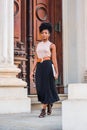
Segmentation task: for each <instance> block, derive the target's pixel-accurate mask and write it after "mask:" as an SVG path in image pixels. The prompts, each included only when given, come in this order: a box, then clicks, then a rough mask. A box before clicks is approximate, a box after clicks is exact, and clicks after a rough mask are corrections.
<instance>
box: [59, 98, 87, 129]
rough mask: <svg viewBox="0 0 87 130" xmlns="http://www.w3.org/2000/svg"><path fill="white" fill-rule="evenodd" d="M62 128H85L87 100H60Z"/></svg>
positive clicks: (86, 122)
mask: <svg viewBox="0 0 87 130" xmlns="http://www.w3.org/2000/svg"><path fill="white" fill-rule="evenodd" d="M62 129H63V130H87V100H85V99H84V100H80V99H79V100H66V101H63V102H62Z"/></svg>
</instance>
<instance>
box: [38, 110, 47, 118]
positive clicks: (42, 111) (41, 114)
mask: <svg viewBox="0 0 87 130" xmlns="http://www.w3.org/2000/svg"><path fill="white" fill-rule="evenodd" d="M45 116H46V109H42V110H41V113H40V115H39V118H43V117H45Z"/></svg>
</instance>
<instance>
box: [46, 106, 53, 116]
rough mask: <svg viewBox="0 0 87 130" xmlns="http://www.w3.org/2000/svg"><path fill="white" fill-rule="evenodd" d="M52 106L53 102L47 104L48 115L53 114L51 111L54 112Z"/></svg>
mask: <svg viewBox="0 0 87 130" xmlns="http://www.w3.org/2000/svg"><path fill="white" fill-rule="evenodd" d="M52 106H53V104H48V105H47V115H51V113H52Z"/></svg>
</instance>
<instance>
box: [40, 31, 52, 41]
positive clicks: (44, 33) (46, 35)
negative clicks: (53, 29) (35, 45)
mask: <svg viewBox="0 0 87 130" xmlns="http://www.w3.org/2000/svg"><path fill="white" fill-rule="evenodd" d="M40 34H41V39H42V40H43V41H46V40H48V39H49V36H50V33H49V31H48V30H47V29H45V30H43V31H42V32H41V33H40Z"/></svg>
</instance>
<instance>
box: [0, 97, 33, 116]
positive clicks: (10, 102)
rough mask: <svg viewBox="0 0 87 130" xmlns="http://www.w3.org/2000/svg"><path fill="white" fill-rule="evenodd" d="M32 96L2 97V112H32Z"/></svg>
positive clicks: (0, 108)
mask: <svg viewBox="0 0 87 130" xmlns="http://www.w3.org/2000/svg"><path fill="white" fill-rule="evenodd" d="M30 104H31V100H30V98H23V99H22V98H21V99H0V114H7V113H21V112H31V105H30Z"/></svg>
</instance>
